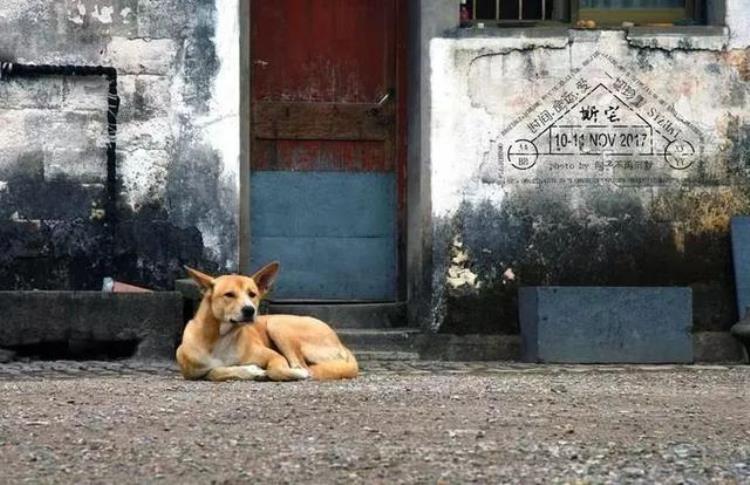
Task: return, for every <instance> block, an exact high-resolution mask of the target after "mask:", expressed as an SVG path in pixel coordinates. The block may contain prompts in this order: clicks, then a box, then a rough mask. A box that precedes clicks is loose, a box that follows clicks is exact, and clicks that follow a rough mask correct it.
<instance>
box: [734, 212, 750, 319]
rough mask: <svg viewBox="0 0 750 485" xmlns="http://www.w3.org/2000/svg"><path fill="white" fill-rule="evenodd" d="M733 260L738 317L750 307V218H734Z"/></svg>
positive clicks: (743, 314)
mask: <svg viewBox="0 0 750 485" xmlns="http://www.w3.org/2000/svg"><path fill="white" fill-rule="evenodd" d="M732 259H733V262H734V281H735V288H736V290H735V291H736V292H737V315H738V316H739V318H742V317H743V316H745V312H746V311H747V308H748V307H750V216H736V217H732Z"/></svg>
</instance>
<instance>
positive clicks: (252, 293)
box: [247, 291, 255, 298]
mask: <svg viewBox="0 0 750 485" xmlns="http://www.w3.org/2000/svg"><path fill="white" fill-rule="evenodd" d="M247 296H249V297H250V298H255V292H254V291H248V292H247Z"/></svg>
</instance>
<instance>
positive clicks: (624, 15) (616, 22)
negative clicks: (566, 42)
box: [570, 0, 703, 27]
mask: <svg viewBox="0 0 750 485" xmlns="http://www.w3.org/2000/svg"><path fill="white" fill-rule="evenodd" d="M570 4H571V5H570V12H571V18H570V21H571V23H573V24H575V23H576V22H578V21H579V20H593V21H594V22H596V25H597V26H621V25H622V23H623V22H633V23H635V24H636V25H643V26H649V25H652V26H653V25H656V26H664V27H667V26H669V24H671V25H681V24H680V22H685V21H687V22H689V23H690V22H692V23H690V24H689V25H696V24H697V25H702V24H703V23H702V22H700V18H701V15H700V12H699V10H698V6H699V5H700V4H701V2H700V1H699V0H685V7H684V8H653V9H651V8H633V9H624V8H622V9H608V8H607V9H605V8H582V7H581V6H580V4H581V1H580V0H570Z"/></svg>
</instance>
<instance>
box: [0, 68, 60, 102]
mask: <svg viewBox="0 0 750 485" xmlns="http://www.w3.org/2000/svg"><path fill="white" fill-rule="evenodd" d="M62 92H63V78H62V77H59V76H49V77H42V78H38V79H23V78H20V79H9V80H7V81H3V82H1V83H0V108H2V109H13V110H19V109H57V108H59V107H60V106H61V104H62Z"/></svg>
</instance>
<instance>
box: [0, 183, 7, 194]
mask: <svg viewBox="0 0 750 485" xmlns="http://www.w3.org/2000/svg"><path fill="white" fill-rule="evenodd" d="M6 190H8V182H2V181H0V192H5V191H6Z"/></svg>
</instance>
